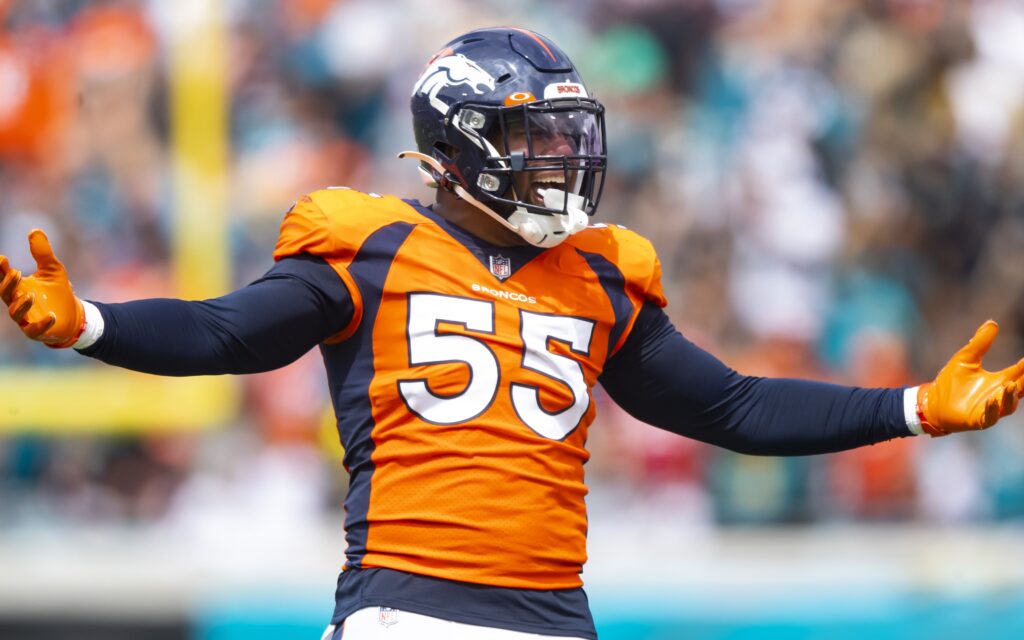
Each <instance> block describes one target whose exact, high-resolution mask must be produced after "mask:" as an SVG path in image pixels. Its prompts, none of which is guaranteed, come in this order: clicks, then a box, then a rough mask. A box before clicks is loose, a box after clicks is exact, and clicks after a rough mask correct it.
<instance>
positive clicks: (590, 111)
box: [400, 27, 607, 247]
mask: <svg viewBox="0 0 1024 640" xmlns="http://www.w3.org/2000/svg"><path fill="white" fill-rule="evenodd" d="M537 96H539V97H540V99H538V98H537ZM411 107H412V112H413V130H414V133H415V135H416V145H417V147H418V152H403V153H402V154H400V156H402V157H410V158H415V159H418V160H420V161H421V163H422V169H423V171H424V174H425V176H426V177H427V179H428V180H429V184H432V185H436V186H438V187H440V188H442V189H445V190H447V191H451V192H453V193H454V194H456V195H457V196H459V197H460V198H461V199H463V200H464V201H466V202H468V203H470V204H472V205H473V206H474V207H476V208H478V209H480V210H481V211H483V212H484V213H486V214H487V215H488V216H489V217H491V218H492V219H494V220H496V221H498V222H500V223H501V224H502V225H504V226H505V227H507V228H509V229H511V230H513V231H515V232H516V233H518V234H519V235H520V236H521V237H522V238H524V239H525V240H526V241H527V242H529V243H530V244H533V245H535V246H540V247H552V246H555V245H556V244H558V243H559V242H561V241H562V240H564V239H565V238H567V237H568V236H569V235H571V234H573V233H576V232H578V231H581V230H583V229H584V228H586V226H587V224H588V222H589V217H590V216H591V215H593V213H594V211H595V210H596V209H597V206H598V203H599V201H600V198H601V192H602V189H603V187H604V171H605V166H606V164H607V150H606V146H605V129H604V108H603V107H602V106H601V104H600V103H599V102H598V101H597V100H594V99H593V98H591V97H590V96H589V95H588V93H587V90H586V87H585V86H584V85H583V82H582V80H581V79H580V77H579V75H578V74H577V73H576V70H575V67H574V65H573V64H572V61H571V60H569V58H568V57H567V56H566V55H565V54H564V53H563V52H562V51H561V50H560V49H558V47H557V46H555V45H554V43H552V42H551V41H550V40H548V39H546V38H544V37H543V36H541V35H539V34H536V33H533V32H529V31H526V30H523V29H512V28H504V27H498V28H492V29H480V30H476V31H473V32H471V33H468V34H464V35H463V36H460V37H458V38H456V39H454V40H452V41H451V42H449V43H448V45H447V46H446V47H445V48H444V49H442V50H441V51H439V52H438V53H437V54H436V55H435V56H434V57H433V58H431V60H430V61H429V62H428V63H427V67H426V69H425V70H424V71H423V73H422V74H421V75H420V78H419V80H418V81H417V82H416V85H415V87H414V88H413V95H412V101H411Z"/></svg>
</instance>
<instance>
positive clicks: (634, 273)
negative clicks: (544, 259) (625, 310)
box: [565, 224, 668, 307]
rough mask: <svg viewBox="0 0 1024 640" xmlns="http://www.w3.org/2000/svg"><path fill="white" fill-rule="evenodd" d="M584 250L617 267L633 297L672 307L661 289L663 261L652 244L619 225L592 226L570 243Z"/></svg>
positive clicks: (570, 240)
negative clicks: (659, 258)
mask: <svg viewBox="0 0 1024 640" xmlns="http://www.w3.org/2000/svg"><path fill="white" fill-rule="evenodd" d="M565 242H566V244H569V245H571V246H573V247H575V248H576V249H578V250H580V251H586V252H589V253H596V254H599V255H601V256H602V257H604V258H605V259H606V260H608V261H609V262H611V263H612V264H613V265H615V266H616V267H617V268H618V270H619V271H620V272H621V273H622V276H623V278H624V279H625V281H626V290H627V292H628V293H629V294H630V297H635V298H638V299H640V300H649V301H651V302H654V303H655V304H657V305H658V306H660V307H664V306H665V305H667V304H668V302H667V301H666V300H665V292H664V290H663V289H662V286H661V261H660V260H658V254H657V252H656V251H655V250H654V246H653V245H652V244H651V242H650V241H649V240H648V239H647V238H645V237H643V236H641V235H640V234H638V233H636V232H634V231H630V230H629V229H627V228H626V227H623V226H620V225H616V224H596V225H591V226H589V227H587V228H586V229H584V230H583V231H581V232H579V233H577V234H574V235H572V236H570V237H569V238H568V239H567V240H566V241H565Z"/></svg>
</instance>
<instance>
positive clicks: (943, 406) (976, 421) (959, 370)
mask: <svg viewBox="0 0 1024 640" xmlns="http://www.w3.org/2000/svg"><path fill="white" fill-rule="evenodd" d="M998 333H999V325H998V324H996V323H995V322H993V321H992V320H988V321H986V322H985V324H983V325H981V326H980V327H979V328H978V331H977V332H976V333H975V334H974V337H973V338H971V341H970V342H968V343H967V345H966V346H964V347H963V348H962V349H960V350H959V351H957V352H956V354H954V355H953V357H952V358H950V360H949V362H947V363H946V366H944V367H943V368H942V371H939V375H938V376H936V378H935V381H934V382H928V383H925V384H923V385H921V386H920V387H918V390H917V410H918V416H919V417H920V418H921V427H922V429H923V430H924V432H925V433H927V434H929V435H931V436H933V437H934V436H944V435H947V434H950V433H954V432H957V431H975V430H979V429H987V428H989V427H991V426H992V425H994V424H995V423H996V422H997V421H998V420H999V419H1000V418H1002V417H1005V416H1008V415H1010V414H1011V413H1013V412H1014V411H1016V410H1017V402H1018V400H1019V399H1020V398H1021V396H1022V395H1024V360H1021V361H1020V362H1018V363H1017V364H1015V365H1012V366H1009V367H1007V368H1005V369H1003V370H1002V371H985V370H984V369H982V368H981V359H982V357H983V356H984V355H985V353H986V352H987V351H988V349H989V347H991V346H992V342H993V341H994V340H995V339H996V335H997V334H998Z"/></svg>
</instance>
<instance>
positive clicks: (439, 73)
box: [412, 53, 494, 114]
mask: <svg viewBox="0 0 1024 640" xmlns="http://www.w3.org/2000/svg"><path fill="white" fill-rule="evenodd" d="M459 85H467V86H468V87H469V88H470V89H472V90H473V93H476V94H477V95H483V94H484V93H486V91H484V90H481V89H480V87H481V86H483V87H485V88H486V89H487V91H494V76H492V75H491V74H489V73H487V72H486V71H484V70H483V69H482V68H480V65H478V64H477V63H475V62H473V61H472V60H470V59H469V58H467V57H466V56H464V55H462V54H461V53H456V54H455V55H447V56H442V57H438V58H435V59H434V60H432V61H431V62H430V64H429V65H427V68H426V69H425V70H424V71H423V73H422V74H421V75H420V78H419V80H417V81H416V86H415V88H414V89H413V92H412V93H413V96H415V95H416V94H418V93H423V94H426V95H427V97H428V99H429V100H430V104H431V105H432V106H433V107H434V108H435V109H437V110H438V111H440V112H441V113H442V114H447V113H448V107H449V105H448V104H447V103H445V102H444V101H443V100H441V99H440V98H438V97H437V94H438V93H440V91H441V90H442V89H445V88H447V87H456V86H459Z"/></svg>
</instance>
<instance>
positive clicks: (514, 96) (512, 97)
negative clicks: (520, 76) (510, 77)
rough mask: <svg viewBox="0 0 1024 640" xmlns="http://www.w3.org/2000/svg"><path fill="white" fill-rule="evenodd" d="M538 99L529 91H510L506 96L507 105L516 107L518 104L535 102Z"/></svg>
mask: <svg viewBox="0 0 1024 640" xmlns="http://www.w3.org/2000/svg"><path fill="white" fill-rule="evenodd" d="M536 99H537V98H536V96H534V95H533V94H532V93H530V92H529V91H516V92H515V93H510V94H508V96H506V97H505V106H506V107H514V106H516V105H517V104H526V103H527V102H533V101H534V100H536Z"/></svg>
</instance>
